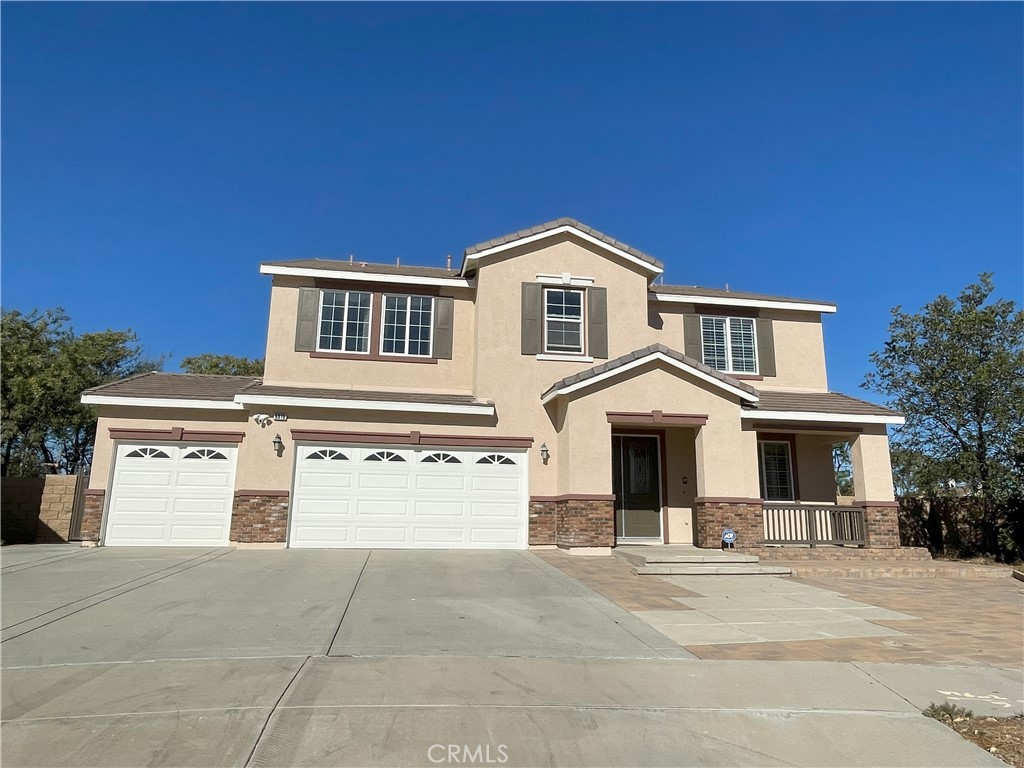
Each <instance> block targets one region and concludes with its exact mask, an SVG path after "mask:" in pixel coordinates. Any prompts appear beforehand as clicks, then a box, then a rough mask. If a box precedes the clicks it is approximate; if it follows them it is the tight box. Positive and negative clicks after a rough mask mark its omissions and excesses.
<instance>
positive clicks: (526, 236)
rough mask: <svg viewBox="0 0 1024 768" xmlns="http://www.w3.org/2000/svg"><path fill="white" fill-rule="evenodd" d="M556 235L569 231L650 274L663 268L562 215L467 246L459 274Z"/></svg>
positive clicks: (661, 270) (657, 272)
mask: <svg viewBox="0 0 1024 768" xmlns="http://www.w3.org/2000/svg"><path fill="white" fill-rule="evenodd" d="M560 234H573V235H575V236H576V237H579V238H580V239H582V240H585V241H586V242H588V243H590V244H591V245H594V246H596V247H597V248H598V249H599V250H603V251H604V252H606V253H609V254H612V255H615V256H618V257H619V258H622V259H625V260H626V261H629V262H632V263H633V264H636V265H638V266H640V267H642V268H643V269H644V270H646V271H647V272H648V273H650V274H651V275H659V274H661V273H662V272H663V271H664V269H665V267H664V265H663V264H662V263H661V262H660V261H658V260H657V259H656V258H654V257H653V256H651V255H649V254H646V253H644V252H643V251H640V250H637V249H636V248H634V247H632V246H631V245H627V244H626V243H623V242H621V241H619V240H616V239H615V238H614V237H610V236H609V235H606V234H604V233H603V232H599V231H598V230H596V229H594V228H593V227H588V226H587V225H586V224H584V223H582V222H580V221H577V220H576V219H570V218H567V217H563V218H560V219H555V220H554V221H549V222H547V223H545V224H538V225H537V226H535V227H529V228H527V229H521V230H519V231H518V232H512V233H510V234H507V235H502V236H501V237H496V238H494V239H492V240H486V241H484V242H482V243H477V244H476V245H471V246H470V247H469V248H467V249H466V250H465V252H464V253H463V259H462V274H463V275H464V274H465V273H466V272H467V270H469V269H471V268H472V267H473V265H474V263H475V262H477V261H479V260H480V259H482V258H485V257H487V256H490V255H491V254H495V253H501V252H503V251H507V250H509V249H511V248H514V247H516V246H519V245H525V244H527V243H532V242H537V241H539V240H543V239H546V238H549V237H554V236H556V235H560Z"/></svg>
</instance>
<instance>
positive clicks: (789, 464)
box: [757, 440, 797, 504]
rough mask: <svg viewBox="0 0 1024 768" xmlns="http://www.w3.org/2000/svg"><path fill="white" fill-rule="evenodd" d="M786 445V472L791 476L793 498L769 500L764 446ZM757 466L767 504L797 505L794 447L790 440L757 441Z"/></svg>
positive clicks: (790, 483)
mask: <svg viewBox="0 0 1024 768" xmlns="http://www.w3.org/2000/svg"><path fill="white" fill-rule="evenodd" d="M768 444H771V445H784V446H786V472H787V474H788V475H789V490H790V491H792V493H791V494H790V495H791V497H792V498H789V499H769V498H768V474H767V472H766V471H765V466H764V446H765V445H768ZM757 464H758V470H759V472H760V476H759V478H758V479H759V480H760V483H761V497H762V498H763V499H764V500H765V501H767V502H773V503H774V502H781V503H790V504H792V503H795V502H796V496H797V493H796V474H795V473H794V472H793V446H792V445H791V444H790V443H789V441H788V440H758V441H757Z"/></svg>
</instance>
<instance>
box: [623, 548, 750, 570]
mask: <svg viewBox="0 0 1024 768" xmlns="http://www.w3.org/2000/svg"><path fill="white" fill-rule="evenodd" d="M612 554H614V555H615V556H616V557H619V558H621V559H623V560H625V561H626V562H628V563H630V564H631V565H635V566H637V567H643V566H645V565H691V564H692V565H709V564H710V565H730V564H746V563H757V562H758V557H757V555H751V554H741V553H739V552H736V551H735V550H722V549H698V548H697V547H694V546H689V545H683V544H668V545H664V546H647V547H628V546H626V547H622V546H619V547H616V548H615V549H613V550H612Z"/></svg>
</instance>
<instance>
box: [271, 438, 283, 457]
mask: <svg viewBox="0 0 1024 768" xmlns="http://www.w3.org/2000/svg"><path fill="white" fill-rule="evenodd" d="M272 445H273V446H274V451H275V452H276V453H277V455H278V456H280V455H281V454H282V453H284V440H282V439H281V435H280V434H277V435H274V442H273V443H272Z"/></svg>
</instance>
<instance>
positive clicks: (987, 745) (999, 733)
mask: <svg viewBox="0 0 1024 768" xmlns="http://www.w3.org/2000/svg"><path fill="white" fill-rule="evenodd" d="M939 722H942V723H945V724H946V725H948V726H949V727H950V728H952V729H953V730H954V731H956V732H957V733H959V734H960V735H961V736H963V737H964V738H965V739H969V740H970V741H973V742H974V743H975V744H977V745H978V746H979V747H981V748H982V749H984V750H985V751H986V752H990V753H991V754H993V755H995V756H996V757H998V758H999V759H1000V760H1002V761H1003V762H1004V763H1008V764H1010V765H1012V766H1013V767H1014V768H1024V715H1017V716H1016V717H968V718H964V719H957V720H955V721H954V722H952V723H950V722H949V721H948V720H943V719H940V720H939Z"/></svg>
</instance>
